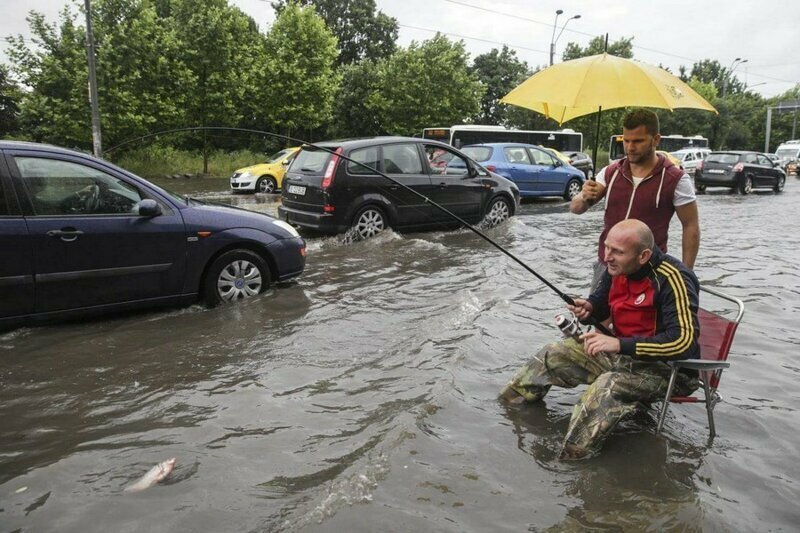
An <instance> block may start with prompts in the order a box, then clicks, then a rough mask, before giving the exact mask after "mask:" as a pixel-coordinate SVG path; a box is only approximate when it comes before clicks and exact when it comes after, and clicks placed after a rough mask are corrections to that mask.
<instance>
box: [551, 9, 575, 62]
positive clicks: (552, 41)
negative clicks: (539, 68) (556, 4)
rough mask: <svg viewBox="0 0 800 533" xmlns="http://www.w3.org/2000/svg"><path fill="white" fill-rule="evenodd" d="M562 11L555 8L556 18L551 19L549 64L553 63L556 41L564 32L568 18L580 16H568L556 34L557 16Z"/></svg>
mask: <svg viewBox="0 0 800 533" xmlns="http://www.w3.org/2000/svg"><path fill="white" fill-rule="evenodd" d="M563 13H564V10H563V9H557V10H556V18H555V20H554V21H553V35H552V37H550V65H551V66H552V65H553V58H554V56H555V55H556V42H558V39H559V38H560V37H561V34H562V33H564V28H566V27H567V24H568V23H569V21H570V20H572V19H579V18H581V16H580V15H573V16H572V17H570V18H568V19H567V20H565V21H564V25H563V26H561V31H559V32H558V35H556V28H557V27H558V16H559V15H561V14H563Z"/></svg>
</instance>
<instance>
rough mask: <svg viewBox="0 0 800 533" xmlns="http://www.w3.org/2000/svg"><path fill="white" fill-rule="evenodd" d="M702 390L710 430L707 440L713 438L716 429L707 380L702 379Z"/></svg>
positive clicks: (712, 403)
mask: <svg viewBox="0 0 800 533" xmlns="http://www.w3.org/2000/svg"><path fill="white" fill-rule="evenodd" d="M703 391H704V392H705V395H706V412H707V413H708V430H709V432H710V435H709V437H708V438H709V440H711V439H713V438H714V437H715V436H716V434H717V430H716V428H715V427H714V404H715V403H716V402H715V401H714V398H713V397H712V396H711V390H710V389H709V388H708V380H706V379H704V380H703Z"/></svg>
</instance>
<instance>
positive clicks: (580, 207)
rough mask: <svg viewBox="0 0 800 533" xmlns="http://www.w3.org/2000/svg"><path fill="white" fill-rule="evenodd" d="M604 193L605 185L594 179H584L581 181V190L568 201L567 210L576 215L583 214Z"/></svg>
mask: <svg viewBox="0 0 800 533" xmlns="http://www.w3.org/2000/svg"><path fill="white" fill-rule="evenodd" d="M605 194H606V187H605V185H603V184H601V183H598V182H596V181H594V180H586V181H585V182H583V188H582V189H581V192H580V193H578V194H576V195H575V197H574V198H573V199H572V201H571V202H570V203H569V210H570V212H571V213H574V214H576V215H580V214H583V213H585V212H586V211H588V210H589V208H590V207H592V206H593V205H594V204H596V203H597V202H598V201H599V200H600V199H601V198H603V196H604V195H605Z"/></svg>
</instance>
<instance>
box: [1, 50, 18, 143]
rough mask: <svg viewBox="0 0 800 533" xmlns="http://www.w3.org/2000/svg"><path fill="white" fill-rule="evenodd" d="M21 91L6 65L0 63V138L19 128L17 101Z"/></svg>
mask: <svg viewBox="0 0 800 533" xmlns="http://www.w3.org/2000/svg"><path fill="white" fill-rule="evenodd" d="M21 99H22V91H21V90H20V88H19V86H17V83H16V82H15V81H14V80H13V79H11V77H10V75H9V72H8V67H6V66H5V65H0V138H2V137H5V136H7V135H9V134H14V133H16V131H17V130H18V129H19V120H18V118H19V103H18V102H19V101H20V100H21Z"/></svg>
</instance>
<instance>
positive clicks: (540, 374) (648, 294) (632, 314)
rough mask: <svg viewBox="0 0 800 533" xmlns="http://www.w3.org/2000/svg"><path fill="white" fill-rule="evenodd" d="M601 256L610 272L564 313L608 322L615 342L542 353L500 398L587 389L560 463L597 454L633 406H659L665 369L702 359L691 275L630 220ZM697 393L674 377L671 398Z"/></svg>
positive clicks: (614, 232)
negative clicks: (671, 362)
mask: <svg viewBox="0 0 800 533" xmlns="http://www.w3.org/2000/svg"><path fill="white" fill-rule="evenodd" d="M604 251H605V253H604V258H605V262H606V264H607V266H608V268H607V271H606V272H605V273H603V275H602V277H601V279H600V283H599V286H598V287H597V289H596V290H595V291H594V292H593V293H592V294H591V296H589V297H588V298H587V299H585V300H583V299H579V298H576V299H575V305H574V306H569V305H568V306H567V308H568V309H569V310H570V311H571V312H573V313H575V315H576V316H577V317H578V318H579V319H585V318H588V317H589V316H591V317H593V318H595V319H597V320H599V321H608V320H610V322H612V323H613V332H614V336H613V337H611V336H607V335H603V334H601V333H598V332H597V331H590V332H588V333H584V334H583V335H581V336H580V338H579V339H574V338H571V337H568V338H565V339H564V340H562V341H560V342H557V343H553V344H549V345H547V346H545V347H544V348H542V349H541V350H540V351H539V352H538V353H537V354H536V355H535V356H534V357H533V359H531V360H530V361H529V362H528V364H526V365H525V366H524V367H522V369H520V370H519V371H518V372H517V373H516V375H514V377H513V378H512V379H511V381H510V382H509V383H508V385H506V387H505V388H504V389H503V391H502V392H501V394H500V397H501V399H503V400H505V401H507V402H509V403H512V404H522V403H525V402H535V401H539V400H541V399H542V398H543V397H544V396H545V394H547V391H548V390H550V387H551V386H552V385H557V386H559V387H570V388H571V387H575V386H577V385H580V384H588V385H589V388H587V389H586V391H585V392H584V393H583V394H582V395H581V398H580V400H579V401H578V403H577V405H575V408H574V410H573V412H572V418H571V420H570V423H569V428H568V429H567V435H566V438H565V441H564V446H563V449H562V452H561V458H562V459H577V458H582V457H587V456H589V455H591V454H594V453H596V452H598V451H599V449H600V447H601V446H602V443H603V441H604V440H605V438H606V436H607V435H608V434H609V433H611V431H612V430H613V429H614V426H615V425H616V424H617V422H619V421H620V420H621V419H622V418H623V417H624V416H626V415H627V414H629V413H631V412H632V411H634V410H635V409H636V406H637V404H638V403H639V402H650V401H656V400H659V399H662V398H663V397H664V394H665V393H666V390H667V383H668V381H669V374H670V368H669V366H668V365H667V364H666V363H665V361H669V360H678V359H693V358H698V357H699V356H700V349H699V346H698V344H697V338H698V334H699V324H698V320H697V306H698V298H697V294H698V291H699V289H700V286H699V283H698V281H697V278H696V277H695V275H694V274H693V273H692V271H691V270H689V269H688V268H687V267H686V266H685V265H684V264H683V263H681V262H680V261H678V260H677V259H675V258H674V257H672V256H669V255H666V254H664V253H663V252H662V251H661V250H660V249H659V248H658V247H657V246H656V245H655V242H654V238H653V233H652V231H650V228H648V227H647V225H646V224H644V223H643V222H641V221H639V220H635V219H627V220H623V221H621V222H619V223H617V224H616V225H614V226H613V227H612V228H611V230H610V231H609V232H608V235H607V236H606V239H605V244H604ZM698 386H699V382H698V380H697V374H696V373H694V372H692V371H687V372H686V373H679V374H678V380H677V382H676V390H678V391H679V392H676V395H680V396H683V395H689V394H691V393H692V392H693V391H694V390H695V389H696V388H697V387H698Z"/></svg>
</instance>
